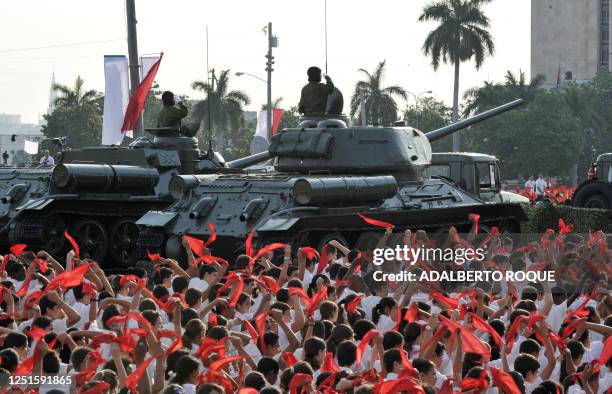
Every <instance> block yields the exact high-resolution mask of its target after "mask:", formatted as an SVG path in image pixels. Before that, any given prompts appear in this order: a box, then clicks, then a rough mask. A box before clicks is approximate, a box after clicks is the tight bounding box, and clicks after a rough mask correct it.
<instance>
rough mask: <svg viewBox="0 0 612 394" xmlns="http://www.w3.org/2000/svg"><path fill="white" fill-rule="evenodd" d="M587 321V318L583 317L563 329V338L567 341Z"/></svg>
mask: <svg viewBox="0 0 612 394" xmlns="http://www.w3.org/2000/svg"><path fill="white" fill-rule="evenodd" d="M586 320H587V318H586V317H581V318H579V319H575V320H573V321H572V322H571V323H569V324H568V325H567V326H565V327H564V328H563V331H562V332H561V338H563V339H566V338H568V337H569V336H570V335H572V334H573V333H574V331H576V329H577V328H578V327H579V326H580V325H581V324H582V323H584V322H585V321H586Z"/></svg>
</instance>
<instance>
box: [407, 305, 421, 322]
mask: <svg viewBox="0 0 612 394" xmlns="http://www.w3.org/2000/svg"><path fill="white" fill-rule="evenodd" d="M418 318H419V306H418V305H417V304H416V303H415V302H413V303H412V305H410V308H408V310H407V311H406V313H405V314H404V320H405V321H407V322H408V323H412V322H415V321H417V320H418Z"/></svg>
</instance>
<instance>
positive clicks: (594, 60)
mask: <svg viewBox="0 0 612 394" xmlns="http://www.w3.org/2000/svg"><path fill="white" fill-rule="evenodd" d="M609 27H610V0H531V75H532V77H533V76H535V75H537V74H543V75H544V76H545V77H546V80H545V82H544V85H545V86H548V87H554V86H556V85H557V84H558V83H560V84H564V83H567V82H570V81H573V82H578V83H580V82H586V81H590V80H591V79H592V78H593V77H594V76H595V74H596V73H597V72H598V71H599V70H606V71H609V52H610V50H609V38H610V34H609Z"/></svg>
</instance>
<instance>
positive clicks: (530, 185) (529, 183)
mask: <svg viewBox="0 0 612 394" xmlns="http://www.w3.org/2000/svg"><path fill="white" fill-rule="evenodd" d="M535 183H536V182H535V181H534V180H533V179H529V180H527V182H525V189H530V190H531V191H532V192H533V191H535Z"/></svg>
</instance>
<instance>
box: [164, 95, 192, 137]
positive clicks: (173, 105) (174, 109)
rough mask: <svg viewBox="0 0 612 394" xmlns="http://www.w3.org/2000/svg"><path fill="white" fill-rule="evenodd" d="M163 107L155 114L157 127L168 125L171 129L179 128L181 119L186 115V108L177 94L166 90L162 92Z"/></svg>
mask: <svg viewBox="0 0 612 394" xmlns="http://www.w3.org/2000/svg"><path fill="white" fill-rule="evenodd" d="M162 102H163V104H164V107H163V108H162V110H161V111H160V112H159V115H157V127H170V128H171V129H172V130H176V131H178V130H180V129H181V120H182V119H183V118H184V117H186V116H187V114H188V110H187V107H186V106H185V104H183V101H182V100H181V98H180V97H179V96H175V95H174V93H172V92H170V91H168V90H166V91H165V92H164V93H162Z"/></svg>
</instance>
